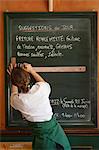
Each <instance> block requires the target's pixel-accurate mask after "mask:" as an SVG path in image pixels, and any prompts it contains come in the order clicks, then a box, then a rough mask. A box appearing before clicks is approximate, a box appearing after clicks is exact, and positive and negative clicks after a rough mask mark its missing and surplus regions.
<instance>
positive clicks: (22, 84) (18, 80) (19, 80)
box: [11, 67, 30, 93]
mask: <svg viewBox="0 0 99 150" xmlns="http://www.w3.org/2000/svg"><path fill="white" fill-rule="evenodd" d="M11 81H12V84H13V85H15V86H17V87H18V90H19V91H20V92H23V93H27V92H28V90H29V87H28V85H29V83H30V74H29V73H28V72H26V71H25V70H23V69H22V68H20V67H16V68H14V69H13V71H12V73H11Z"/></svg>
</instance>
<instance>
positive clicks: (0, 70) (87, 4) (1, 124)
mask: <svg viewBox="0 0 99 150" xmlns="http://www.w3.org/2000/svg"><path fill="white" fill-rule="evenodd" d="M6 11H8V12H48V1H47V0H28V1H27V0H14V1H13V0H0V130H2V131H4V130H7V128H6V126H5V115H6V114H5V101H6V97H5V92H4V91H5V71H4V70H5V68H4V55H5V52H4V21H3V20H4V19H3V12H6ZM67 11H70V12H71V11H97V12H98V13H99V0H54V12H67ZM98 29H99V16H98ZM98 37H99V32H98ZM97 43H99V38H98V42H97ZM98 57H99V44H98ZM98 65H99V60H98ZM98 82H99V70H98ZM98 93H99V86H98ZM98 109H99V98H98ZM66 132H67V133H79V132H80V133H99V115H98V129H93V130H91V129H84V130H83V129H82V130H80V129H76V130H74V129H68V130H67V129H66Z"/></svg>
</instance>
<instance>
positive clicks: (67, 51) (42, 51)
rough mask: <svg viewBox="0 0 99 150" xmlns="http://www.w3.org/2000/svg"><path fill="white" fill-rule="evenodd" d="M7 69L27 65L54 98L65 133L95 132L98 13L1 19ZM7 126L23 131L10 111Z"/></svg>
mask: <svg viewBox="0 0 99 150" xmlns="http://www.w3.org/2000/svg"><path fill="white" fill-rule="evenodd" d="M4 18H5V22H4V23H5V28H4V29H5V56H6V57H5V60H6V62H5V66H6V69H7V66H8V64H9V62H10V59H11V57H15V58H16V60H17V63H18V64H21V63H23V62H28V63H31V64H32V65H33V66H34V67H35V69H36V71H37V72H39V73H40V74H41V75H42V76H43V77H44V78H45V80H46V81H47V82H49V83H50V85H51V88H52V92H51V95H50V103H51V105H52V108H53V111H54V115H55V116H56V118H57V120H58V121H59V122H60V124H61V125H63V126H65V127H78V126H80V127H86V126H90V127H96V126H97V31H96V30H97V13H96V12H66V13H26V12H25V13H23V12H22V13H4ZM5 78H6V83H5V84H6V110H7V126H27V122H26V121H25V120H23V119H22V118H21V115H20V113H19V112H17V111H15V110H13V109H12V108H11V106H10V84H9V81H8V80H9V79H8V77H7V75H6V77H5Z"/></svg>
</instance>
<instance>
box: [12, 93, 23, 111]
mask: <svg viewBox="0 0 99 150" xmlns="http://www.w3.org/2000/svg"><path fill="white" fill-rule="evenodd" d="M10 104H11V106H12V107H13V108H14V109H16V110H20V109H22V104H21V100H20V99H19V96H18V93H15V92H14V93H11V102H10Z"/></svg>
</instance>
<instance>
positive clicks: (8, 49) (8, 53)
mask: <svg viewBox="0 0 99 150" xmlns="http://www.w3.org/2000/svg"><path fill="white" fill-rule="evenodd" d="M25 17H27V18H31V17H32V18H53V19H55V18H59V17H61V18H65V17H66V18H72V17H73V18H88V19H90V22H91V65H90V67H91V72H90V75H91V79H90V80H91V83H90V84H91V89H90V91H93V93H92V94H91V99H92V101H91V105H92V107H93V108H92V109H91V115H92V116H91V120H89V121H88V122H86V121H85V122H77V121H76V122H72V121H69V122H64V121H59V122H60V124H61V125H63V126H64V127H78V126H79V127H97V12H66V13H44V12H40V13H32V12H5V13H4V35H5V36H4V37H5V38H4V41H5V43H4V44H5V71H6V70H7V67H8V65H9V62H10V59H11V57H12V46H11V31H10V23H11V20H12V19H14V18H20V19H23V18H25ZM10 84H11V83H10V82H9V77H8V75H7V73H5V101H6V126H7V127H27V122H26V121H25V120H17V121H15V120H13V119H11V109H12V108H11V107H10V101H8V99H9V97H10V87H11V85H10ZM15 113H16V112H15ZM12 118H13V116H12Z"/></svg>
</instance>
